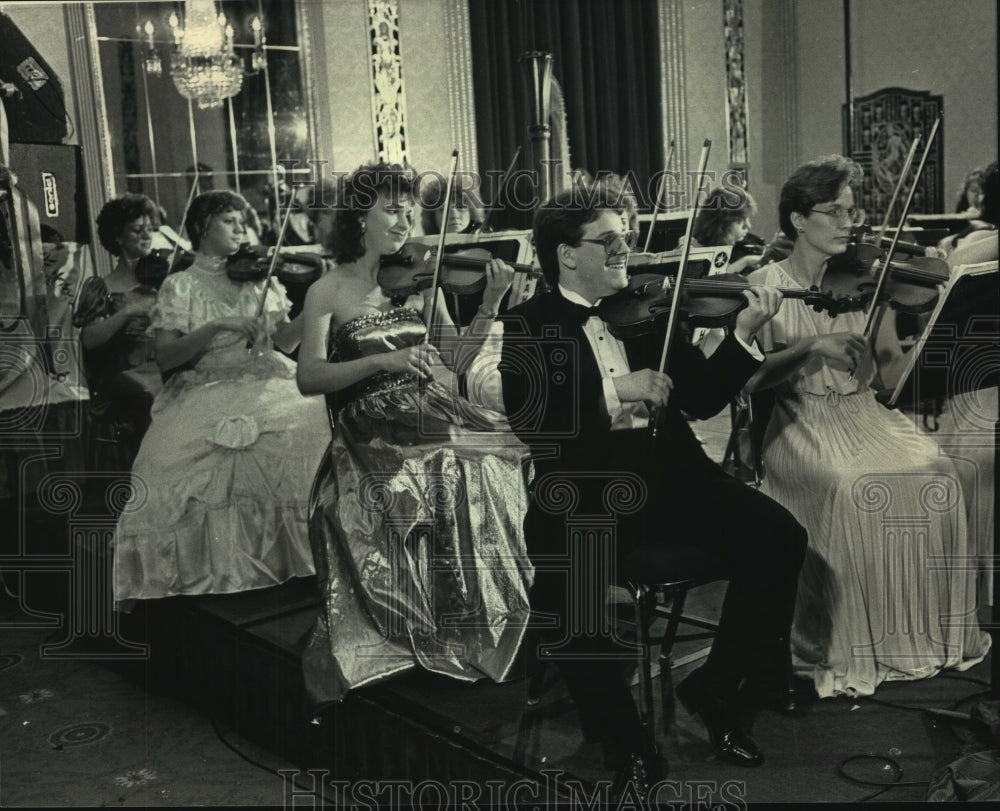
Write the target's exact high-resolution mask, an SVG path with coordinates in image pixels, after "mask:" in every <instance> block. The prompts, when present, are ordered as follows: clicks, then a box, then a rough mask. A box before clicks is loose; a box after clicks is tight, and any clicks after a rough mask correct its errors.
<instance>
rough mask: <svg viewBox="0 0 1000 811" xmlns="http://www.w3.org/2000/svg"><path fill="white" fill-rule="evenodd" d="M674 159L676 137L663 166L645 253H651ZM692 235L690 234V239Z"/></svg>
mask: <svg viewBox="0 0 1000 811" xmlns="http://www.w3.org/2000/svg"><path fill="white" fill-rule="evenodd" d="M673 159H674V139H673V138H671V139H670V151H669V152H667V163H666V166H664V168H663V177H661V178H660V186H659V188H658V189H657V190H656V199H655V200H654V201H653V219H651V220H650V221H649V231H647V232H646V244H645V245H644V246H643V248H642V252H643V253H649V246H650V244H651V243H652V241H653V229H654V228H656V218H657V217H658V216H659V211H660V200H662V199H663V187H664V186H665V185H666V183H667V172H669V171H670V164H671V162H672V161H673ZM690 238H691V235H690V234H688V239H690Z"/></svg>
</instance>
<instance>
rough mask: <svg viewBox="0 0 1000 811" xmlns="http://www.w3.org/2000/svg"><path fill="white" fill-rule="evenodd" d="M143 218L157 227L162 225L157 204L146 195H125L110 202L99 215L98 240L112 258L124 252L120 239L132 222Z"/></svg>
mask: <svg viewBox="0 0 1000 811" xmlns="http://www.w3.org/2000/svg"><path fill="white" fill-rule="evenodd" d="M142 217H149V219H150V220H151V221H152V223H153V225H155V226H159V224H160V214H159V210H158V209H157V207H156V203H154V202H153V201H152V200H150V199H149V198H148V197H147V196H146V195H145V194H123V195H121V197H115V198H113V199H111V200H108V202H106V203H105V204H104V207H103V208H102V209H101V211H100V213H99V214H98V215H97V238H98V239H99V240H100V241H101V245H103V246H104V247H105V248H107V250H108V251H109V252H110V253H111V254H112V256H118V255H120V254H121V252H122V247H121V245H119V244H118V238H119V237H120V236H121V235H122V233H123V232H124V231H125V227H126V226H127V225H128V224H129V223H130V222H135V221H136V220H138V219H141V218H142Z"/></svg>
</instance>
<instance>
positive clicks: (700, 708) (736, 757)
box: [676, 671, 764, 766]
mask: <svg viewBox="0 0 1000 811" xmlns="http://www.w3.org/2000/svg"><path fill="white" fill-rule="evenodd" d="M676 692H677V698H679V699H680V700H681V703H682V704H683V705H684V709H686V710H687V711H688V713H690V714H691V715H698V716H700V717H701V720H702V721H703V722H704V724H705V728H706V729H707V730H708V741H709V743H710V744H711V746H712V751H713V752H715V754H716V755H717V756H718V757H719V758H720V759H721V760H725V761H726V762H728V763H734V764H736V765H737V766H760V765H761V764H762V763H763V762H764V756H763V755H762V754H761V752H760V750H759V749H758V748H757V744H755V743H754V742H753V739H752V738H751V737H750V736H749V735H748V734H747V733H746V732H745V731H744V730H743V729H741V728H740V723H739V720H738V713H737V709H736V704H735V698H734V697H733V698H728V697H725V696H723V695H722V694H721V693H720V692H719V691H718V690H713V689H711V688H710V687H708V686H706V685H705V684H703V683H702V681H701V680H700V679H699V678H698V671H695V672H694V673H692V674H691V675H690V676H688V677H687V678H686V679H684V681H682V682H681V683H680V684H678V685H677V690H676Z"/></svg>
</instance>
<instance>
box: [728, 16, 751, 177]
mask: <svg viewBox="0 0 1000 811" xmlns="http://www.w3.org/2000/svg"><path fill="white" fill-rule="evenodd" d="M722 8H723V19H724V26H723V31H724V32H725V42H726V134H727V137H728V141H729V165H730V166H736V167H742V168H743V169H744V170H745V169H746V165H747V162H748V160H749V158H748V156H747V91H746V74H745V73H744V70H743V0H723V3H722Z"/></svg>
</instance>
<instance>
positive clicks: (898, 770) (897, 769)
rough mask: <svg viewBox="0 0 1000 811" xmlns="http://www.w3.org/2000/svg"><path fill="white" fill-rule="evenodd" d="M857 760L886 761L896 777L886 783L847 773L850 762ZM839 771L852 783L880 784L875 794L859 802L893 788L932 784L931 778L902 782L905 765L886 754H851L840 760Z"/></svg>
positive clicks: (860, 801)
mask: <svg viewBox="0 0 1000 811" xmlns="http://www.w3.org/2000/svg"><path fill="white" fill-rule="evenodd" d="M855 760H875V761H879V762H880V763H884V764H886V765H887V766H888V767H889V768H890V769H892V772H893V776H894V778H895V779H894V780H892V781H891V782H888V783H886V782H884V781H881V780H864V779H862V778H860V777H854V776H853V775H850V774H848V773H847V771H846V766H847V764H848V763H851V762H853V761H855ZM837 773H838V774H839V775H840V776H841V777H843V778H844V779H845V780H848V781H850V782H851V783H854V784H855V785H858V786H878V787H880V788H879V790H878V791H876V792H875V793H874V794H869V795H868V796H867V797H862V798H861V799H860V800H857V801H856V802H859V803H864V802H867V801H868V800H873V799H875V798H876V797H878V796H879V795H880V794H884V793H885V792H887V791H888V790H889V789H891V788H918V787H919V786H929V785H930V781H929V780H919V781H912V782H909V783H904V782H902V780H903V767H902V766H900V765H899V764H898V763H897V762H896V761H895V760H893V759H892V758H891V757H885V756H884V755H851V756H850V757H849V758H845V759H844V760H842V761H840V763H839V764H838V765H837Z"/></svg>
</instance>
